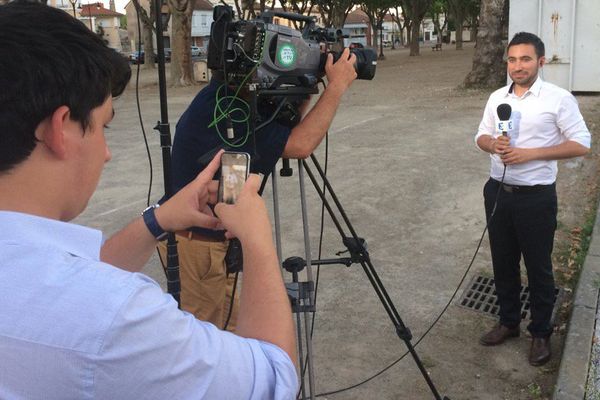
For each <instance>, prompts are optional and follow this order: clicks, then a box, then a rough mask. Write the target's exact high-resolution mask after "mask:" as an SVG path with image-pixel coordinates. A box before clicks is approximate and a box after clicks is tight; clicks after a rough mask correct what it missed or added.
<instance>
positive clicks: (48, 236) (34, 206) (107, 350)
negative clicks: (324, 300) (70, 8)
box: [0, 0, 298, 400]
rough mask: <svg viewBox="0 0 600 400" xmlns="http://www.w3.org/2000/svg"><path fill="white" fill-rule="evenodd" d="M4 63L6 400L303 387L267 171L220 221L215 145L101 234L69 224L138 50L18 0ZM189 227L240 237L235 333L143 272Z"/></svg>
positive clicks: (101, 153)
mask: <svg viewBox="0 0 600 400" xmlns="http://www.w3.org/2000/svg"><path fill="white" fill-rule="evenodd" d="M0 60H2V61H1V62H0V87H1V88H2V92H1V93H0V127H1V128H0V226H2V228H3V229H1V230H0V293H1V294H2V295H1V296H0V310H1V311H0V315H1V316H2V317H1V318H0V360H2V361H1V362H0V377H1V378H0V398H1V399H11V400H12V399H38V398H44V399H89V398H96V399H145V400H147V399H157V400H158V399H161V400H162V399H201V398H206V399H250V398H252V399H270V398H275V399H294V398H295V396H296V392H297V389H298V380H297V376H296V370H295V368H294V362H295V360H296V356H295V338H294V329H293V322H292V318H291V311H290V305H289V302H288V299H287V295H286V292H285V288H284V285H283V281H282V278H281V273H280V271H279V265H278V260H277V256H276V252H275V248H274V245H273V241H272V238H271V227H270V224H269V221H268V216H267V215H268V214H267V212H266V208H265V205H264V203H263V201H262V200H261V198H260V196H258V194H257V190H258V186H259V183H260V180H259V178H258V176H256V175H252V176H251V177H250V178H249V179H248V182H247V184H246V185H245V186H244V189H243V191H242V193H241V194H240V196H239V198H238V201H237V203H236V204H235V205H227V204H223V203H220V204H217V205H216V207H215V213H216V214H217V216H218V219H217V218H216V217H215V216H214V215H213V214H212V212H211V211H210V209H209V208H208V206H207V204H208V203H209V202H213V201H214V200H215V199H216V190H217V182H213V181H212V177H213V175H214V174H215V172H216V171H217V169H218V166H219V161H220V155H221V154H220V153H219V154H218V155H217V156H216V157H215V159H213V161H212V162H211V163H210V164H209V166H208V167H207V168H206V169H205V170H204V171H203V172H202V173H201V174H200V175H198V177H197V178H196V179H195V180H194V181H192V182H191V183H190V184H189V185H187V186H186V187H185V188H183V189H182V190H180V191H179V192H178V193H177V194H176V195H175V196H173V197H172V198H171V199H170V200H168V201H167V202H165V203H164V204H163V205H162V206H160V208H158V207H150V208H148V209H147V210H145V211H144V213H143V217H138V218H137V219H135V220H133V222H131V223H130V224H129V225H127V226H126V227H125V228H124V229H123V230H121V231H120V232H118V233H117V234H115V235H114V236H113V237H111V238H110V239H108V240H107V241H106V242H104V243H103V241H102V234H101V232H99V231H96V230H94V229H90V228H85V227H82V226H77V225H75V224H71V223H68V221H70V220H72V219H73V218H75V217H76V216H77V215H78V214H79V213H81V212H82V211H83V209H84V208H85V206H86V205H87V202H88V200H89V199H90V197H91V195H92V194H93V192H94V191H95V189H96V185H97V183H98V180H99V177H100V173H101V171H102V169H103V166H104V163H105V162H107V161H108V160H110V157H111V155H110V151H109V150H108V146H107V144H106V141H105V137H104V129H105V128H106V125H107V124H108V123H109V122H110V121H111V120H112V118H113V115H114V110H113V108H112V98H113V97H114V96H118V95H119V94H121V93H122V92H123V90H124V89H125V86H126V85H127V82H128V81H129V78H130V76H131V70H130V67H129V65H128V63H127V60H126V59H125V58H123V57H122V56H120V55H119V54H118V53H117V52H115V51H114V50H112V49H109V48H108V47H107V46H106V45H105V44H104V43H103V41H102V39H101V38H100V37H98V36H97V35H96V34H95V33H93V32H91V31H90V30H89V29H88V28H87V27H86V26H85V25H84V24H83V23H82V22H80V21H77V20H75V19H74V18H73V17H72V16H70V15H69V14H67V13H66V12H64V11H61V10H59V9H56V8H52V7H48V6H45V5H42V4H40V3H37V2H22V1H19V0H17V1H14V2H11V3H9V4H7V5H2V6H0ZM190 226H203V227H207V228H216V227H222V228H224V229H226V231H227V235H228V236H229V237H233V236H237V237H238V238H239V239H240V241H241V243H242V247H243V250H244V268H245V276H244V288H243V291H242V295H241V307H240V316H239V320H238V329H237V335H234V334H231V333H229V332H223V331H220V330H219V329H217V328H216V327H215V326H214V325H212V324H210V323H207V322H203V321H199V320H197V319H195V318H194V317H193V316H192V315H191V314H189V313H186V312H183V311H181V310H179V309H178V308H177V304H176V302H175V301H174V300H173V299H172V298H171V296H170V295H167V294H165V293H163V292H162V290H161V289H160V287H159V286H158V284H157V283H156V282H154V281H153V280H151V279H150V278H148V277H146V276H144V275H142V274H139V273H135V271H139V270H141V268H142V267H143V266H144V264H145V262H146V261H147V260H148V258H149V256H150V254H151V253H152V252H153V250H154V248H155V247H156V244H157V240H158V239H159V238H161V237H163V236H164V234H165V232H166V231H176V230H181V229H186V228H187V227H190Z"/></svg>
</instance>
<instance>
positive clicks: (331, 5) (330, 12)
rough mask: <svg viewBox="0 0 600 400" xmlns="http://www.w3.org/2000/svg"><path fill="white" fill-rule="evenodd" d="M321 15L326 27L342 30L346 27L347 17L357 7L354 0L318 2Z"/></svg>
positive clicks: (317, 0) (316, 2) (323, 0)
mask: <svg viewBox="0 0 600 400" xmlns="http://www.w3.org/2000/svg"><path fill="white" fill-rule="evenodd" d="M315 4H316V5H317V6H318V7H319V13H320V14H321V18H323V24H324V25H325V26H326V27H336V28H341V27H342V26H344V21H346V17H347V16H348V14H350V11H352V8H353V7H354V6H355V5H356V3H355V1H354V0H316V1H315Z"/></svg>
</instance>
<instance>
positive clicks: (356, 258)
mask: <svg viewBox="0 0 600 400" xmlns="http://www.w3.org/2000/svg"><path fill="white" fill-rule="evenodd" d="M310 160H311V161H312V163H313V165H314V167H315V169H316V170H317V172H318V174H319V176H320V178H321V180H322V181H323V184H324V187H325V189H326V191H324V190H322V189H321V187H320V186H319V182H318V181H317V178H316V177H315V175H314V174H313V172H312V170H311V168H310V166H309V165H308V163H307V161H306V160H298V177H299V185H300V202H301V212H302V222H303V233H304V249H305V257H306V258H305V259H302V258H301V257H290V258H288V259H286V260H285V261H284V262H283V264H282V265H283V268H284V269H285V270H286V271H288V272H290V273H291V274H292V282H291V283H288V284H286V287H287V291H288V296H289V297H290V301H291V305H292V312H293V313H294V314H295V317H296V328H297V339H298V360H299V365H300V373H301V388H300V394H299V397H300V398H302V399H303V400H304V399H306V398H310V399H314V398H315V392H314V391H315V382H314V366H313V360H312V354H313V350H312V339H311V336H312V333H311V331H312V326H311V325H312V324H310V323H309V322H310V321H309V320H310V317H309V314H311V313H314V312H315V297H314V296H315V287H314V281H313V277H312V266H313V265H332V264H342V265H345V266H347V267H348V266H350V265H351V264H354V263H359V264H360V265H361V266H362V268H363V271H364V272H365V274H366V275H367V278H368V279H369V282H370V283H371V285H372V286H373V289H374V290H375V293H376V294H377V297H378V298H379V300H380V301H381V304H382V305H383V307H384V309H385V311H386V313H387V314H388V316H389V318H390V320H391V321H392V324H393V325H394V327H395V330H396V334H397V335H398V337H399V338H400V339H401V340H402V341H404V343H405V345H406V347H407V349H408V351H409V352H410V354H411V356H412V357H413V359H414V361H415V363H416V364H417V367H418V369H419V371H420V372H421V374H422V375H423V378H424V379H425V382H426V383H427V385H428V386H429V389H430V390H431V392H432V394H433V397H434V398H435V399H436V400H450V399H449V398H448V397H446V396H444V397H442V396H440V394H439V392H438V391H437V389H436V387H435V385H434V383H433V381H432V380H431V378H430V377H429V374H428V373H427V370H426V369H425V367H424V366H423V363H422V362H421V360H420V358H419V356H418V354H417V352H416V350H415V348H414V347H413V345H412V343H411V340H412V334H411V332H410V330H409V329H408V327H407V326H406V325H405V324H404V322H403V321H402V318H400V314H399V313H398V311H397V310H396V307H395V306H394V303H393V302H392V300H391V299H390V297H389V295H388V293H387V291H386V289H385V287H384V286H383V283H382V282H381V280H380V279H379V276H378V274H377V271H376V270H375V267H374V266H373V264H372V262H371V260H370V257H369V253H368V251H367V249H366V243H365V241H364V239H362V238H360V237H359V236H358V235H357V233H356V231H355V230H354V227H353V226H352V223H351V222H350V220H349V218H348V216H347V214H346V212H345V211H344V209H343V207H342V204H341V203H340V201H339V199H338V197H337V195H336V194H335V192H334V191H333V188H332V186H331V184H330V182H329V180H328V179H327V176H326V175H325V173H324V172H323V169H322V168H321V165H320V164H319V162H318V160H317V158H316V157H315V155H314V154H312V155H311V156H310ZM284 161H285V160H284ZM304 172H306V174H307V175H308V177H309V179H310V181H311V183H312V185H313V187H314V188H315V190H316V191H317V194H318V195H319V198H320V199H321V201H322V202H323V205H324V206H325V208H326V209H327V212H328V214H329V216H330V218H331V220H332V221H333V223H334V225H335V227H336V229H337V230H338V232H339V234H340V236H341V237H342V242H343V244H344V246H345V247H346V248H347V250H348V252H349V257H341V258H335V259H319V260H312V259H311V248H310V238H309V232H308V228H309V226H308V213H307V204H306V192H305V183H304ZM290 175H291V170H290V169H289V167H288V169H287V170H285V163H284V170H282V176H290ZM272 185H273V213H274V225H275V240H276V246H277V255H278V257H279V259H280V260H282V254H281V253H282V251H281V226H280V221H279V200H278V192H277V189H278V184H277V176H276V174H275V171H274V172H273V174H272ZM327 192H328V193H329V194H330V196H331V199H332V200H333V203H334V205H335V208H336V210H337V212H338V213H339V215H340V216H341V218H342V219H343V221H344V224H345V226H346V228H347V230H348V231H349V232H350V236H346V233H345V230H344V227H343V226H342V224H341V223H340V221H339V220H338V218H337V217H336V212H335V211H334V209H333V208H332V205H331V204H330V202H329V200H328V199H327V197H326V193H327ZM304 268H306V277H307V280H306V281H304V282H300V281H299V280H298V275H299V272H300V271H302V270H303V269H304ZM302 317H303V318H302ZM303 330H304V332H303ZM303 336H304V340H303ZM303 342H304V343H305V345H306V361H305V356H304V347H303ZM305 362H306V366H307V369H308V390H307V388H306V377H305V374H304V364H305Z"/></svg>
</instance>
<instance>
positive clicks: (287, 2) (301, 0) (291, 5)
mask: <svg viewBox="0 0 600 400" xmlns="http://www.w3.org/2000/svg"><path fill="white" fill-rule="evenodd" d="M280 3H281V7H282V8H283V10H284V11H287V12H292V13H296V14H302V15H310V14H311V13H312V11H313V8H314V7H315V3H313V2H311V1H309V0H280ZM292 23H293V24H294V27H295V28H296V29H302V27H303V26H302V24H301V23H300V22H298V21H292Z"/></svg>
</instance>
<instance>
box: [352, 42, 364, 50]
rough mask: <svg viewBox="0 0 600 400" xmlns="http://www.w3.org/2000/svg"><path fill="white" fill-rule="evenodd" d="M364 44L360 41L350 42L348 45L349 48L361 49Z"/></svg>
mask: <svg viewBox="0 0 600 400" xmlns="http://www.w3.org/2000/svg"><path fill="white" fill-rule="evenodd" d="M364 47H365V46H363V44H362V43H360V42H352V43H350V44H349V45H348V48H349V49H363V48H364Z"/></svg>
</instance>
